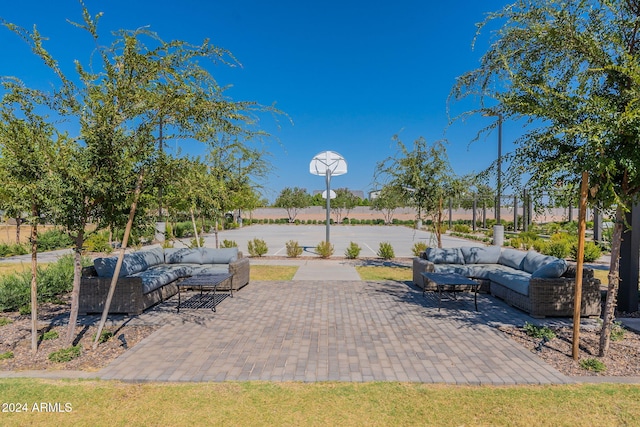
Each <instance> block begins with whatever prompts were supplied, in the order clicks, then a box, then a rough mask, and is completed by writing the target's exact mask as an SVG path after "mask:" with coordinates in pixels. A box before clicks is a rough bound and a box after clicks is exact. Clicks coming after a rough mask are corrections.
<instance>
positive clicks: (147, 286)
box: [129, 264, 190, 294]
mask: <svg viewBox="0 0 640 427" xmlns="http://www.w3.org/2000/svg"><path fill="white" fill-rule="evenodd" d="M189 273H190V270H189V269H188V268H186V267H185V266H171V265H165V264H162V265H155V266H153V267H149V268H148V269H147V270H145V271H140V272H138V273H135V274H132V275H130V276H129V277H139V278H140V279H142V293H143V294H146V293H149V292H151V291H154V290H156V289H158V288H160V287H162V286H164V285H166V284H168V283H171V282H173V281H174V280H176V279H178V278H179V277H185V276H188V275H189Z"/></svg>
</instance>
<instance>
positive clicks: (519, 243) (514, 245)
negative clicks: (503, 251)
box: [505, 237, 522, 249]
mask: <svg viewBox="0 0 640 427" xmlns="http://www.w3.org/2000/svg"><path fill="white" fill-rule="evenodd" d="M509 245H510V246H511V247H512V248H516V249H520V248H521V247H522V239H520V238H518V237H514V238H513V239H511V241H510V242H509ZM505 246H508V245H507V243H506V242H505Z"/></svg>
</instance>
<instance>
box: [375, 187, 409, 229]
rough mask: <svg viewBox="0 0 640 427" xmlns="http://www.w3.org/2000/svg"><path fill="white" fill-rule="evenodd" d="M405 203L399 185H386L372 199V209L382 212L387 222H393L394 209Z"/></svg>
mask: <svg viewBox="0 0 640 427" xmlns="http://www.w3.org/2000/svg"><path fill="white" fill-rule="evenodd" d="M402 205H403V199H402V191H401V189H399V188H397V187H393V186H390V185H386V186H384V187H382V190H380V192H379V193H378V196H377V197H375V198H374V199H372V200H371V209H373V210H376V211H380V212H382V214H383V216H384V222H385V224H391V222H392V221H393V213H394V211H395V210H396V209H397V208H399V207H401V206H402Z"/></svg>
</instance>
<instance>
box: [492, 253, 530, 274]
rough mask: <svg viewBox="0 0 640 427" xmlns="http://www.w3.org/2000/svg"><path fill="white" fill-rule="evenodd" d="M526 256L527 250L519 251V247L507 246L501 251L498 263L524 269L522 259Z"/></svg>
mask: <svg viewBox="0 0 640 427" xmlns="http://www.w3.org/2000/svg"><path fill="white" fill-rule="evenodd" d="M525 256H527V254H526V253H525V252H522V251H519V250H517V249H508V248H507V249H504V250H503V251H502V252H501V253H500V257H499V258H498V264H502V265H506V266H507V267H511V268H515V269H518V270H522V261H523V260H524V257H525Z"/></svg>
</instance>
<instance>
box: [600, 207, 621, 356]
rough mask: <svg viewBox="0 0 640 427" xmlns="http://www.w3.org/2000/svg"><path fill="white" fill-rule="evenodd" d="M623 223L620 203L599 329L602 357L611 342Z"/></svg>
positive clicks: (612, 239) (618, 282)
mask: <svg viewBox="0 0 640 427" xmlns="http://www.w3.org/2000/svg"><path fill="white" fill-rule="evenodd" d="M623 224H624V211H623V209H622V207H621V206H620V205H618V207H617V208H616V222H615V225H614V227H613V236H612V237H611V264H610V265H609V287H608V288H607V300H606V302H605V305H604V315H603V320H602V329H601V330H600V348H599V352H598V355H599V356H600V357H604V356H606V355H607V352H608V351H609V343H610V342H611V327H612V326H613V321H614V320H615V309H616V302H617V301H616V300H617V298H618V287H619V285H620V271H619V269H620V248H621V247H622V228H623Z"/></svg>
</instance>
